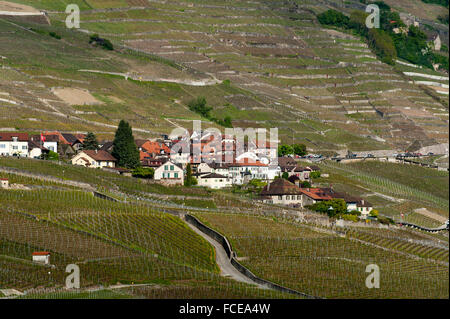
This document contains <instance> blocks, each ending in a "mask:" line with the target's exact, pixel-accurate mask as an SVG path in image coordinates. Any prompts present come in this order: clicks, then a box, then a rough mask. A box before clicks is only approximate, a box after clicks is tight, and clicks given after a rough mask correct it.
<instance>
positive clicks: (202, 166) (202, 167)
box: [197, 163, 214, 173]
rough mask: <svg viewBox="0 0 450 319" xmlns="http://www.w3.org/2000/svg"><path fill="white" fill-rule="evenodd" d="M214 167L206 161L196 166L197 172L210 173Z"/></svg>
mask: <svg viewBox="0 0 450 319" xmlns="http://www.w3.org/2000/svg"><path fill="white" fill-rule="evenodd" d="M213 171H214V169H213V168H212V167H211V166H209V165H208V164H207V163H200V164H199V165H198V166H197V173H212V172H213Z"/></svg>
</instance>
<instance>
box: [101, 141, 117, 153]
mask: <svg viewBox="0 0 450 319" xmlns="http://www.w3.org/2000/svg"><path fill="white" fill-rule="evenodd" d="M113 146H114V143H113V142H111V141H106V142H105V141H104V142H102V143H101V147H100V150H102V151H105V152H108V153H111V152H112V150H113Z"/></svg>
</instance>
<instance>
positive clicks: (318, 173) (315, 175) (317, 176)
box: [309, 172, 320, 178]
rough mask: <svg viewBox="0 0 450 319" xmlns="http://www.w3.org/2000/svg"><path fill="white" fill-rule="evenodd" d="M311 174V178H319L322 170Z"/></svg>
mask: <svg viewBox="0 0 450 319" xmlns="http://www.w3.org/2000/svg"><path fill="white" fill-rule="evenodd" d="M309 176H310V177H311V178H319V177H320V172H311V174H309Z"/></svg>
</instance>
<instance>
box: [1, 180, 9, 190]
mask: <svg viewBox="0 0 450 319" xmlns="http://www.w3.org/2000/svg"><path fill="white" fill-rule="evenodd" d="M0 188H9V180H8V179H7V178H0Z"/></svg>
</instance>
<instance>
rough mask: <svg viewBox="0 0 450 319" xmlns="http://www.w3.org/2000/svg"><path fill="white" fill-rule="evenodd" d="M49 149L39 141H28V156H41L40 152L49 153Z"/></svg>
mask: <svg viewBox="0 0 450 319" xmlns="http://www.w3.org/2000/svg"><path fill="white" fill-rule="evenodd" d="M49 152H50V151H49V150H48V149H46V148H45V147H44V146H42V145H40V144H39V143H36V142H33V141H28V157H31V158H41V156H42V154H45V153H49Z"/></svg>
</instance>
